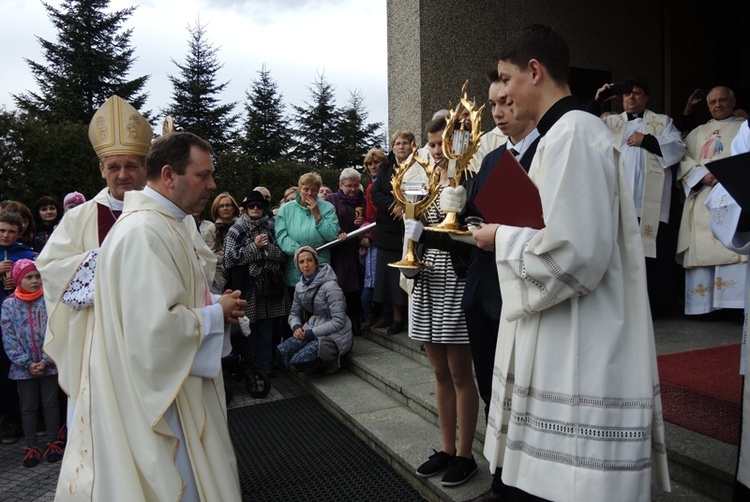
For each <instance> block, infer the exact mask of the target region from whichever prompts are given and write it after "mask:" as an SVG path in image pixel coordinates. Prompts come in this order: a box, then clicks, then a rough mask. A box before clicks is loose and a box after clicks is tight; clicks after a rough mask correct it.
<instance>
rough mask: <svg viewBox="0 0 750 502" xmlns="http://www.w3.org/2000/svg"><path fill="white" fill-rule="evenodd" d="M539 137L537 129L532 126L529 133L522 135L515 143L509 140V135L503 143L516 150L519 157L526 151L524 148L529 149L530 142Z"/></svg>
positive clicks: (506, 146)
mask: <svg viewBox="0 0 750 502" xmlns="http://www.w3.org/2000/svg"><path fill="white" fill-rule="evenodd" d="M538 137H539V131H537V130H536V128H534V129H533V130H532V131H531V132H530V133H529V134H527V135H526V136H524V137H523V139H522V140H521V141H519V142H518V143H516V144H515V145H514V144H513V142H512V141H511V140H510V137H509V138H508V142H507V143H506V144H505V148H507V149H510V148H513V149H514V150H515V151H517V152H518V157H517V158H519V159H520V158H521V157H523V155H524V154H525V153H526V150H528V149H529V147H530V146H531V144H532V143H533V142H534V141H536V139H537V138H538Z"/></svg>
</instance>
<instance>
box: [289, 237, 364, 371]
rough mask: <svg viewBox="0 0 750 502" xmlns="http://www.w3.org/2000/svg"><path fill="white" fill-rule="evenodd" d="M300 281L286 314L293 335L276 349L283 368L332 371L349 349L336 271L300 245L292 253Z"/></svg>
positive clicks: (349, 329)
mask: <svg viewBox="0 0 750 502" xmlns="http://www.w3.org/2000/svg"><path fill="white" fill-rule="evenodd" d="M294 265H295V267H297V270H298V271H299V272H300V280H299V282H298V283H297V285H296V286H295V288H294V300H293V301H292V309H291V312H290V313H289V326H290V327H291V328H292V337H290V338H287V339H286V340H284V341H283V342H281V343H280V344H279V346H278V348H277V352H278V354H279V358H280V359H281V361H282V362H283V363H284V365H285V366H286V367H291V368H294V369H297V370H304V371H306V372H313V371H317V370H319V369H323V370H324V372H325V373H327V374H329V373H335V372H336V371H337V370H338V369H339V366H340V358H341V356H343V355H344V354H346V353H347V352H349V351H350V350H351V348H352V324H351V321H350V320H349V318H348V317H347V316H346V304H345V302H344V293H343V291H341V288H340V287H339V285H338V282H337V281H336V274H334V273H333V270H332V269H331V266H330V265H328V264H327V263H320V262H319V261H318V253H317V252H316V251H315V249H313V248H312V247H310V246H302V247H301V248H299V249H298V250H297V252H296V253H295V254H294Z"/></svg>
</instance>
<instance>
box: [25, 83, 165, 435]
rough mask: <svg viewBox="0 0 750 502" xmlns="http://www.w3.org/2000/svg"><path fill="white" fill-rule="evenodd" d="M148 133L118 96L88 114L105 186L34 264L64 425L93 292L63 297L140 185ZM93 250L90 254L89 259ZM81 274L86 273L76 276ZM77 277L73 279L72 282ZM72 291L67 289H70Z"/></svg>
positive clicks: (68, 218) (85, 278) (90, 320)
mask: <svg viewBox="0 0 750 502" xmlns="http://www.w3.org/2000/svg"><path fill="white" fill-rule="evenodd" d="M152 137H153V131H152V129H151V126H150V125H149V124H148V122H147V121H146V119H145V118H144V117H143V116H142V115H141V114H140V113H138V111H137V110H136V109H135V108H133V107H132V106H131V105H130V104H129V103H128V102H127V101H125V100H123V99H122V98H120V97H119V96H112V97H110V98H109V99H108V100H107V101H106V102H105V103H104V104H103V105H102V106H101V107H100V108H99V109H98V110H97V111H96V113H95V114H94V117H93V118H92V119H91V124H90V125H89V140H90V141H91V145H92V146H93V147H94V151H95V152H96V154H97V156H98V157H99V159H100V160H99V171H100V172H101V174H102V178H104V179H105V180H106V182H107V186H106V187H105V188H104V189H102V190H101V191H100V192H99V193H98V194H97V195H96V196H95V197H94V198H93V199H92V200H89V201H88V202H85V203H83V204H81V205H80V206H78V207H76V208H75V209H72V210H70V211H68V212H67V213H65V217H64V218H63V219H62V220H61V221H60V224H59V225H58V226H57V228H56V229H55V231H54V232H52V235H51V236H50V239H49V241H48V242H47V244H46V245H45V246H44V249H43V250H42V252H41V253H40V254H39V257H38V258H37V260H36V265H37V268H38V269H39V273H40V274H41V276H42V277H43V279H44V298H45V302H46V304H47V312H48V313H49V318H48V322H47V333H46V335H45V340H44V350H45V352H47V354H49V356H50V357H51V358H52V359H53V360H54V361H55V364H56V365H57V370H58V372H59V377H58V378H59V383H60V387H61V388H62V389H63V391H65V393H66V394H67V395H68V397H69V401H68V422H69V421H70V418H72V416H73V407H74V406H75V401H76V399H77V396H78V391H79V383H80V378H81V363H82V360H83V351H84V345H85V343H84V341H85V340H86V339H87V338H88V337H89V334H90V333H91V331H92V330H93V327H94V309H93V307H92V305H91V301H90V300H91V298H92V294H93V288H91V289H89V293H88V295H87V297H88V300H83V297H84V296H86V295H73V294H68V295H66V296H65V299H63V296H64V295H65V292H66V291H68V290H69V288H70V286H71V284H73V285H74V286H75V285H76V284H79V283H80V285H81V286H82V285H83V283H85V282H88V283H89V284H90V285H91V286H93V267H89V266H90V265H93V266H95V263H96V261H95V256H96V254H97V253H98V249H99V246H101V243H102V242H103V241H104V238H105V237H106V236H107V233H108V232H109V230H110V228H112V225H114V224H115V221H116V220H117V217H118V216H119V215H120V213H121V212H122V204H123V197H124V196H125V192H127V191H129V190H140V189H141V188H143V185H144V184H145V183H146V154H147V153H148V149H149V147H150V146H151V139H152ZM92 251H93V254H92ZM87 270H90V271H91V274H90V275H88V274H82V272H86V271H87ZM76 275H78V277H79V280H78V281H74V280H73V279H74V277H75V276H76ZM71 292H72V290H71Z"/></svg>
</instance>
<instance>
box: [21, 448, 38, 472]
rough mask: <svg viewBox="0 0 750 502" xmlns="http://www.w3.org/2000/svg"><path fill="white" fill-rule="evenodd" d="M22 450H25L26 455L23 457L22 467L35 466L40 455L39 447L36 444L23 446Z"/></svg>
mask: <svg viewBox="0 0 750 502" xmlns="http://www.w3.org/2000/svg"><path fill="white" fill-rule="evenodd" d="M23 451H25V452H26V455H25V456H24V457H23V466H24V467H36V466H37V465H39V459H40V458H41V456H42V454H41V453H40V452H39V448H37V447H36V446H24V447H23Z"/></svg>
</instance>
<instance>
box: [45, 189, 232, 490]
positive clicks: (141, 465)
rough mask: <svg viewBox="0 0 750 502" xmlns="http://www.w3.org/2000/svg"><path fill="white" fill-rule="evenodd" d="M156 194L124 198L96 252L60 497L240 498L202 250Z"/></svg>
mask: <svg viewBox="0 0 750 502" xmlns="http://www.w3.org/2000/svg"><path fill="white" fill-rule="evenodd" d="M147 190H148V189H147ZM159 197H160V196H158V194H157V196H154V195H152V194H151V195H149V194H146V193H143V192H135V191H133V192H128V193H127V194H126V196H125V208H124V212H123V215H122V216H121V217H120V219H119V220H118V222H117V224H116V225H115V226H114V227H113V229H112V230H111V232H110V233H109V235H108V236H107V239H106V240H105V242H104V243H103V245H102V247H101V250H100V255H99V263H98V266H97V271H96V277H95V301H94V309H95V317H96V325H95V327H94V331H93V333H92V334H91V337H90V339H91V341H90V344H89V346H88V350H87V351H86V354H85V357H84V364H83V371H82V376H81V384H80V393H79V396H78V403H77V405H76V409H75V415H74V420H73V423H72V424H71V427H70V431H69V434H70V436H69V440H68V446H67V448H66V452H65V457H64V459H63V464H62V468H61V472H60V478H59V480H58V486H57V499H58V500H122V501H140V500H143V501H145V500H183V501H186V500H187V501H193V500H195V501H197V500H202V501H212V500H230V501H231V500H239V499H240V487H239V479H238V474H237V465H236V459H235V455H234V450H233V447H232V443H231V440H230V438H229V432H228V428H227V421H226V420H227V417H226V404H225V400H224V388H223V380H222V377H221V356H222V353H224V352H226V333H225V331H224V326H223V316H222V314H221V307H220V306H219V305H211V302H212V298H211V296H210V294H209V293H208V283H207V281H206V277H207V275H206V270H205V269H204V260H203V259H202V257H203V256H204V254H205V253H206V252H207V251H208V252H210V250H208V248H207V246H206V245H205V243H204V242H203V240H202V239H201V238H200V236H199V234H198V232H197V229H196V228H195V224H194V222H193V220H192V218H191V217H190V216H189V215H184V213H181V212H180V211H179V210H178V209H177V210H176V209H175V208H176V206H171V207H170V206H169V205H168V204H166V203H165V202H164V200H159ZM185 216H187V217H185ZM191 225H192V227H193V228H192V229H191V228H190V227H191ZM200 246H202V248H201V247H200ZM203 248H205V249H203Z"/></svg>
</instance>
